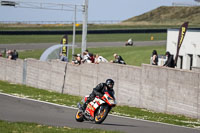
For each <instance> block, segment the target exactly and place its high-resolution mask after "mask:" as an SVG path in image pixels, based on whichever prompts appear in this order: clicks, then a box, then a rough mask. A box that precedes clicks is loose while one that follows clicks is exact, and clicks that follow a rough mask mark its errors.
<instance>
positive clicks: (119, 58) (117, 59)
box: [110, 53, 126, 65]
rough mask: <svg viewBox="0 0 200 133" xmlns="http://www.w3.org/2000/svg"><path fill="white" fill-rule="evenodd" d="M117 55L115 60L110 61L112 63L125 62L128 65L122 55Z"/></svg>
mask: <svg viewBox="0 0 200 133" xmlns="http://www.w3.org/2000/svg"><path fill="white" fill-rule="evenodd" d="M113 56H114V57H115V60H114V61H112V60H111V61H110V62H112V63H119V64H124V65H126V63H125V61H124V60H123V59H122V57H121V56H120V55H117V54H116V53H115V54H114V55H113Z"/></svg>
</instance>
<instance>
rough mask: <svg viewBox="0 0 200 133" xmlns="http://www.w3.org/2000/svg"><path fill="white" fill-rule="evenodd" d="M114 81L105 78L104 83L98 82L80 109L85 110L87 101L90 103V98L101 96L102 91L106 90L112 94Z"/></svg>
mask: <svg viewBox="0 0 200 133" xmlns="http://www.w3.org/2000/svg"><path fill="white" fill-rule="evenodd" d="M113 86H114V81H113V80H112V79H107V80H106V82H105V83H100V84H98V85H97V86H96V87H95V88H94V89H93V91H92V93H91V94H90V96H89V97H88V98H87V101H86V102H85V103H84V104H83V106H82V110H83V111H85V109H86V107H87V105H88V103H90V102H91V101H92V100H94V99H95V97H96V96H99V97H103V95H104V92H106V91H108V92H111V93H109V94H112V95H114V90H113Z"/></svg>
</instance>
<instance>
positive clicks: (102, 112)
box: [94, 106, 110, 124]
mask: <svg viewBox="0 0 200 133" xmlns="http://www.w3.org/2000/svg"><path fill="white" fill-rule="evenodd" d="M101 108H103V109H101ZM101 108H99V109H98V110H97V112H96V113H95V117H94V121H95V123H96V124H101V123H102V122H103V121H104V120H105V119H106V117H107V115H108V113H109V111H110V108H109V107H108V106H102V107H101Z"/></svg>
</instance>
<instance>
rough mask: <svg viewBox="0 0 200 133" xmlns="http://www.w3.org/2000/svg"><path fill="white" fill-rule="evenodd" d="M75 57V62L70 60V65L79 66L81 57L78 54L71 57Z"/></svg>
mask: <svg viewBox="0 0 200 133" xmlns="http://www.w3.org/2000/svg"><path fill="white" fill-rule="evenodd" d="M73 56H74V57H75V60H72V64H78V65H80V64H81V60H82V58H81V55H80V54H76V55H73Z"/></svg>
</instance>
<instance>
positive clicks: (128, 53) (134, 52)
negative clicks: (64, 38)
mask: <svg viewBox="0 0 200 133" xmlns="http://www.w3.org/2000/svg"><path fill="white" fill-rule="evenodd" d="M154 49H155V50H157V52H158V54H162V55H164V54H165V51H166V46H165V45H163V46H135V47H100V48H89V49H88V50H89V51H90V52H91V53H93V54H99V55H101V56H103V57H105V58H106V59H107V60H108V61H110V60H114V57H113V53H118V54H119V55H121V56H122V57H123V59H124V60H125V62H126V64H128V65H134V66H141V64H142V63H145V64H149V62H150V57H151V54H152V51H153V50H154ZM43 51H44V50H31V51H21V52H19V58H21V59H25V58H35V59H39V58H40V56H41V54H42V53H43ZM80 52H81V49H80V48H77V49H75V53H80ZM69 60H71V50H70V53H69Z"/></svg>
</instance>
